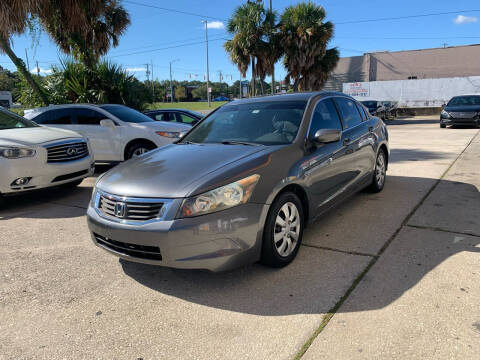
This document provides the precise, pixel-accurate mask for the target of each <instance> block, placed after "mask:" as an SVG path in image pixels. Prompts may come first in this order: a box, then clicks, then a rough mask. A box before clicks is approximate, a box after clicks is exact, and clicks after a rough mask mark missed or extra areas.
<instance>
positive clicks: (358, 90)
mask: <svg viewBox="0 0 480 360" xmlns="http://www.w3.org/2000/svg"><path fill="white" fill-rule="evenodd" d="M343 92H344V93H345V94H347V95H350V96H354V97H357V96H358V97H369V96H370V83H368V82H355V83H345V84H343Z"/></svg>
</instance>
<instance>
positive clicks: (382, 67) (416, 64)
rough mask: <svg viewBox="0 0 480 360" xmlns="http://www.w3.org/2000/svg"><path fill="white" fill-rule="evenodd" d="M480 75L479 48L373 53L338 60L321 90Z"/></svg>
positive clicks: (465, 47)
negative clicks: (349, 84)
mask: <svg viewBox="0 0 480 360" xmlns="http://www.w3.org/2000/svg"><path fill="white" fill-rule="evenodd" d="M478 75H480V44H476V45H467V46H452V47H445V48H434V49H424V50H407V51H395V52H389V51H384V52H373V53H366V54H363V55H362V56H352V57H345V58H341V59H340V60H339V62H338V65H337V67H336V69H335V71H334V72H333V73H332V74H331V75H330V79H329V80H328V82H327V83H326V85H325V90H336V91H342V84H343V83H346V82H362V81H385V80H407V79H437V78H451V77H466V76H478Z"/></svg>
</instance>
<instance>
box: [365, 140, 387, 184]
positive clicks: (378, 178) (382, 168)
mask: <svg viewBox="0 0 480 360" xmlns="http://www.w3.org/2000/svg"><path fill="white" fill-rule="evenodd" d="M386 172H387V155H386V154H385V151H384V150H383V149H380V151H379V152H378V154H377V159H376V160H375V169H374V171H373V179H372V184H371V185H370V186H369V187H368V190H369V191H370V192H373V193H378V192H380V191H382V190H383V187H384V186H385V180H386V178H387V174H386Z"/></svg>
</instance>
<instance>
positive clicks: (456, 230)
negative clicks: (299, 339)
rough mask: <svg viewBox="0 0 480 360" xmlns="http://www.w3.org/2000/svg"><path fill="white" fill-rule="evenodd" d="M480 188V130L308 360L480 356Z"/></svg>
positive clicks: (324, 332)
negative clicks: (479, 133)
mask: <svg viewBox="0 0 480 360" xmlns="http://www.w3.org/2000/svg"><path fill="white" fill-rule="evenodd" d="M479 189H480V135H478V134H477V136H476V137H475V138H474V139H473V140H472V142H471V143H470V145H469V146H468V147H467V148H466V149H465V151H464V152H463V153H462V154H461V155H460V156H459V158H458V159H457V161H456V162H455V163H454V164H453V166H452V167H451V168H450V169H449V170H448V171H447V172H446V174H445V175H444V176H443V177H442V178H441V180H440V181H439V182H438V183H437V184H436V186H435V187H434V188H433V191H431V193H430V194H429V195H428V197H426V198H425V199H424V201H423V202H422V203H421V205H420V206H419V207H418V208H417V209H416V211H414V212H413V213H412V214H411V216H410V217H408V218H407V221H406V222H405V224H404V226H403V227H402V228H401V230H400V231H399V232H398V234H396V236H394V237H393V239H392V241H391V243H390V245H389V246H388V247H387V248H386V250H385V252H384V253H383V254H382V255H381V257H380V258H379V259H378V260H376V261H375V260H374V261H373V262H374V265H373V266H372V267H371V269H370V270H369V271H368V272H366V274H365V275H364V276H363V277H362V279H361V281H360V282H359V283H358V286H357V287H356V288H355V289H354V290H353V292H352V293H351V295H350V296H349V297H348V299H347V300H346V301H345V302H344V303H343V305H342V306H340V308H339V309H338V310H337V311H336V313H335V315H334V316H333V317H332V318H331V319H330V321H329V322H328V324H327V325H326V326H323V327H320V328H319V329H318V330H317V333H318V332H320V333H319V334H318V336H317V337H316V338H315V340H314V341H313V344H312V345H311V346H310V347H309V348H308V350H307V352H306V353H305V355H304V356H303V358H305V359H353V358H355V359H453V358H457V359H478V358H480V300H479V299H480V193H479ZM324 325H325V324H324ZM307 345H308V344H307ZM301 354H302V353H299V354H298V356H300V355H301Z"/></svg>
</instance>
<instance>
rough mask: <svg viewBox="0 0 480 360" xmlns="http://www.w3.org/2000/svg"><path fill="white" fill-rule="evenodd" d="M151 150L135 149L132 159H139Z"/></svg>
mask: <svg viewBox="0 0 480 360" xmlns="http://www.w3.org/2000/svg"><path fill="white" fill-rule="evenodd" d="M149 151H150V150H149V149H147V148H144V147H139V148H137V149H135V150H134V151H133V153H132V158H136V157H139V156H140V155H143V154H145V153H147V152H149Z"/></svg>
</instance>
